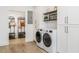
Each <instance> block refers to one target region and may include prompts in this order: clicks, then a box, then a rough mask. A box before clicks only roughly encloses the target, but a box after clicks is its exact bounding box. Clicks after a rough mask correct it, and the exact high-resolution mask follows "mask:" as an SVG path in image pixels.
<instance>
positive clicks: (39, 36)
mask: <svg viewBox="0 0 79 59" xmlns="http://www.w3.org/2000/svg"><path fill="white" fill-rule="evenodd" d="M36 41H37V42H38V43H40V42H41V33H40V32H39V31H37V32H36Z"/></svg>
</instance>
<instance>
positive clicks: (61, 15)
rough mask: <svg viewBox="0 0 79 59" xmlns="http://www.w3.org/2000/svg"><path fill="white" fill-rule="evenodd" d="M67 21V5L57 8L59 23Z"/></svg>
mask: <svg viewBox="0 0 79 59" xmlns="http://www.w3.org/2000/svg"><path fill="white" fill-rule="evenodd" d="M66 22H67V7H65V6H62V7H60V6H59V7H58V8H57V24H65V23H66Z"/></svg>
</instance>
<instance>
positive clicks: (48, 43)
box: [43, 33, 52, 47]
mask: <svg viewBox="0 0 79 59" xmlns="http://www.w3.org/2000/svg"><path fill="white" fill-rule="evenodd" d="M43 43H44V45H45V46H46V47H50V46H51V44H52V40H51V37H50V35H49V34H48V33H45V34H44V35H43Z"/></svg>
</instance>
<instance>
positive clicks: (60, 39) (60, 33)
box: [57, 25, 68, 52]
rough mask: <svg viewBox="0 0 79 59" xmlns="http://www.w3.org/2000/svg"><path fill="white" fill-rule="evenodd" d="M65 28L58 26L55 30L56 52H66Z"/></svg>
mask: <svg viewBox="0 0 79 59" xmlns="http://www.w3.org/2000/svg"><path fill="white" fill-rule="evenodd" d="M67 41H68V40H67V26H65V25H58V29H57V52H67V44H68V43H67Z"/></svg>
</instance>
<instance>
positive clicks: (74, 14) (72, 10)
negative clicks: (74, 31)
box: [67, 6, 79, 24]
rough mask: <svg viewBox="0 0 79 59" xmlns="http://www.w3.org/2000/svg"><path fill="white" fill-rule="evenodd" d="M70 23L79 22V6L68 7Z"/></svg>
mask: <svg viewBox="0 0 79 59" xmlns="http://www.w3.org/2000/svg"><path fill="white" fill-rule="evenodd" d="M67 9H68V24H79V6H75V7H73V6H71V7H68V8H67Z"/></svg>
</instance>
